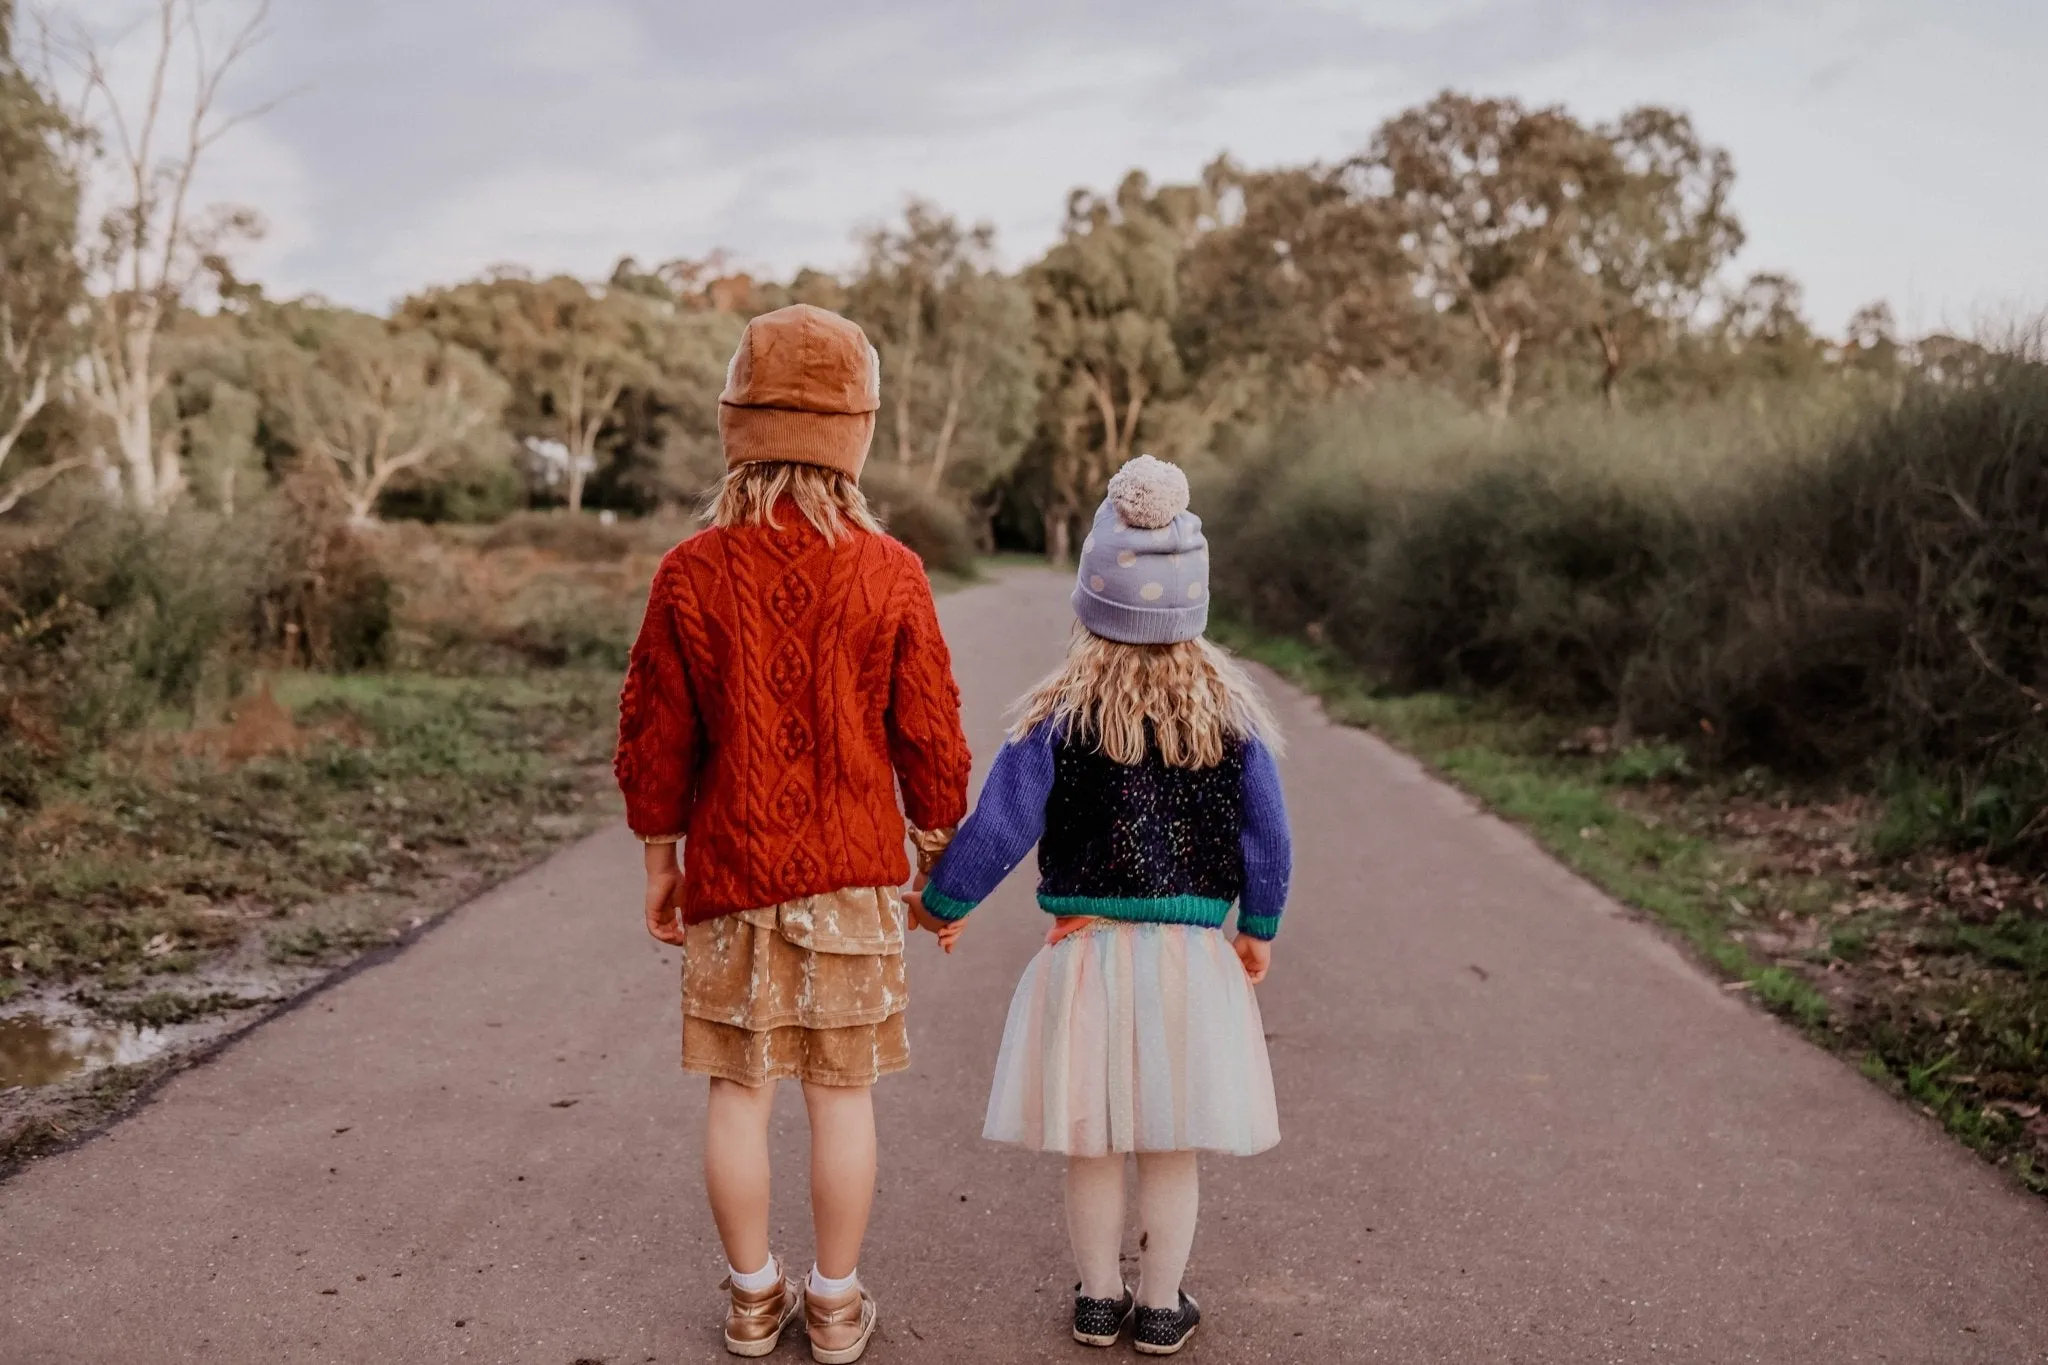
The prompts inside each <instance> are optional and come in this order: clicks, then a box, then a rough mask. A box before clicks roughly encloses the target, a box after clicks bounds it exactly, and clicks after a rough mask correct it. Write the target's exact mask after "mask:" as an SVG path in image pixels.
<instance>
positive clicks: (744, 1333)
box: [718, 1275, 804, 1356]
mask: <svg viewBox="0 0 2048 1365" xmlns="http://www.w3.org/2000/svg"><path fill="white" fill-rule="evenodd" d="M718 1287H719V1288H720V1289H724V1290H727V1291H729V1292H730V1293H731V1294H732V1306H731V1308H729V1309H728V1310H726V1314H725V1349H726V1350H728V1351H730V1352H732V1353H733V1354H734V1355H736V1356H765V1355H767V1354H768V1353H769V1352H770V1351H773V1350H774V1349H775V1347H776V1345H777V1344H778V1343H780V1342H781V1340H782V1329H783V1328H785V1327H787V1326H789V1324H790V1323H791V1322H792V1321H794V1320H795V1318H796V1315H797V1313H798V1312H799V1311H800V1310H801V1309H802V1308H803V1306H804V1287H803V1285H801V1284H800V1283H798V1282H797V1281H795V1280H792V1279H790V1278H788V1277H787V1276H784V1277H783V1278H781V1279H779V1280H777V1281H776V1282H775V1283H774V1284H773V1285H771V1286H770V1287H768V1288H767V1289H763V1290H759V1291H754V1290H747V1289H741V1288H740V1287H739V1286H738V1285H735V1284H734V1283H733V1282H732V1277H731V1276H730V1275H728V1276H726V1278H725V1279H724V1280H722V1281H721V1282H720V1283H719V1286H718Z"/></svg>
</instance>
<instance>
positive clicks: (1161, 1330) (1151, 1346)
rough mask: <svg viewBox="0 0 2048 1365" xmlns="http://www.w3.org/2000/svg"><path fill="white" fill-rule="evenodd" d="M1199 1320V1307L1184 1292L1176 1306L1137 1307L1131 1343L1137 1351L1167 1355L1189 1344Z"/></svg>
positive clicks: (1200, 1315) (1200, 1321) (1200, 1316)
mask: <svg viewBox="0 0 2048 1365" xmlns="http://www.w3.org/2000/svg"><path fill="white" fill-rule="evenodd" d="M1201 1324H1202V1309H1201V1307H1200V1305H1198V1304H1197V1303H1196V1302H1195V1301H1194V1300H1193V1299H1191V1298H1189V1297H1188V1296H1187V1294H1186V1293H1185V1292H1183V1293H1182V1294H1181V1296H1180V1307H1178V1308H1140V1309H1139V1310H1138V1326H1137V1328H1136V1329H1135V1330H1134V1331H1132V1333H1131V1345H1133V1346H1135V1347H1137V1348H1138V1354H1139V1355H1147V1356H1170V1355H1172V1354H1173V1353H1174V1352H1176V1351H1178V1350H1179V1349H1180V1348H1181V1347H1183V1346H1185V1345H1187V1344H1188V1338H1189V1337H1191V1336H1193V1335H1194V1334H1195V1328H1197V1327H1199V1326H1201Z"/></svg>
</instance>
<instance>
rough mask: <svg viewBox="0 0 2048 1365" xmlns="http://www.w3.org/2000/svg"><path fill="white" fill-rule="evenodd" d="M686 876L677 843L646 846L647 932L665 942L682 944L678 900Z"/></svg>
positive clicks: (681, 910)
mask: <svg viewBox="0 0 2048 1365" xmlns="http://www.w3.org/2000/svg"><path fill="white" fill-rule="evenodd" d="M682 886H683V876H682V873H681V872H680V871H678V870H677V868H676V846H675V845H674V844H649V845H648V846H647V932H648V933H650V934H652V935H654V936H655V937H656V938H658V939H660V940H661V941H662V942H663V943H667V944H672V945H674V946H675V947H678V948H680V947H682V946H683V908H682V906H680V905H678V904H677V903H676V901H677V893H678V892H680V891H681V890H682Z"/></svg>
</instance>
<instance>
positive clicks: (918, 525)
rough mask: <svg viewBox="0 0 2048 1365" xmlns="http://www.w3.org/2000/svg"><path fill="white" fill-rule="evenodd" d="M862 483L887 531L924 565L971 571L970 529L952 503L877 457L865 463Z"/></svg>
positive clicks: (939, 569) (972, 545) (972, 546)
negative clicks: (904, 475)
mask: <svg viewBox="0 0 2048 1365" xmlns="http://www.w3.org/2000/svg"><path fill="white" fill-rule="evenodd" d="M860 486H861V490H862V491H863V492H865V493H866V494H867V496H868V502H869V504H870V505H871V506H872V507H873V508H874V509H875V514H876V515H877V516H879V517H880V518H881V519H882V524H883V525H884V526H886V527H888V528H889V534H890V535H892V536H895V537H896V539H898V540H900V541H902V542H903V543H904V544H905V545H908V546H909V547H910V548H911V549H913V550H915V551H917V554H918V558H920V559H922V560H923V561H924V564H925V567H926V568H927V569H930V570H933V571H934V572H940V573H955V574H964V573H970V572H972V571H973V569H974V558H975V543H974V532H973V531H972V529H970V528H969V526H968V524H967V519H966V517H964V516H963V515H962V514H961V512H960V509H959V508H958V507H956V506H955V505H954V504H953V503H951V502H949V501H947V500H946V499H945V498H943V497H940V496H939V495H937V494H933V493H927V492H926V491H925V490H924V489H923V487H922V486H920V485H919V484H918V483H916V482H915V481H913V480H911V479H907V478H904V477H903V476H901V475H899V474H898V473H897V472H896V471H895V470H893V469H890V468H889V467H888V466H887V465H884V464H881V463H880V462H878V461H876V462H870V463H869V465H868V467H867V470H866V472H864V473H863V474H862V475H861V481H860Z"/></svg>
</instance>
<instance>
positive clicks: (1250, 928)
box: [1237, 910, 1280, 943]
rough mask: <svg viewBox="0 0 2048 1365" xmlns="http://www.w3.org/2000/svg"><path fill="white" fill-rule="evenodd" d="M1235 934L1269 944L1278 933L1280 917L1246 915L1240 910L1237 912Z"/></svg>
mask: <svg viewBox="0 0 2048 1365" xmlns="http://www.w3.org/2000/svg"><path fill="white" fill-rule="evenodd" d="M1237 932H1239V933H1240V934H1244V935H1246V936H1247V937H1250V938H1258V939H1264V940H1266V941H1267V942H1268V943H1270V942H1272V941H1273V936H1274V935H1275V934H1278V933H1279V932H1280V917H1279V916H1278V915H1247V914H1246V913H1244V911H1242V910H1240V911H1238V912H1237Z"/></svg>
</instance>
